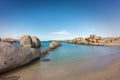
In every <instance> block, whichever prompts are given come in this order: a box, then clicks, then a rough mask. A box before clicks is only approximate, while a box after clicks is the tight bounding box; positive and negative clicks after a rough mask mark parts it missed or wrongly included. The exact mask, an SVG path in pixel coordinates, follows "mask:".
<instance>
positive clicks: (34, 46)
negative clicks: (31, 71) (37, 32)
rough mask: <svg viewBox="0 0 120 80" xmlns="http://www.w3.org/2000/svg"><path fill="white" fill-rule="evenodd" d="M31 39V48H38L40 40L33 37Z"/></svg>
mask: <svg viewBox="0 0 120 80" xmlns="http://www.w3.org/2000/svg"><path fill="white" fill-rule="evenodd" d="M31 38H32V44H33V48H39V47H40V46H41V42H40V40H39V39H38V38H37V37H35V36H33V37H31Z"/></svg>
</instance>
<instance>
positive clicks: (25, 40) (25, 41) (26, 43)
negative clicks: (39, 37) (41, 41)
mask: <svg viewBox="0 0 120 80" xmlns="http://www.w3.org/2000/svg"><path fill="white" fill-rule="evenodd" d="M20 44H21V46H22V47H28V48H32V47H33V44H32V39H31V36H29V35H24V36H22V37H21V39H20Z"/></svg>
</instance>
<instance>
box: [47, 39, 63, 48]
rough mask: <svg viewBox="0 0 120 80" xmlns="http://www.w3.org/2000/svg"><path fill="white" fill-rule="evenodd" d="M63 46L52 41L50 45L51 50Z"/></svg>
mask: <svg viewBox="0 0 120 80" xmlns="http://www.w3.org/2000/svg"><path fill="white" fill-rule="evenodd" d="M59 46H61V44H59V43H57V42H56V41H52V42H51V43H50V45H49V49H54V48H57V47H59Z"/></svg>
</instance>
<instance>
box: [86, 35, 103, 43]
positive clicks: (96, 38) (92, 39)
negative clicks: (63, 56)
mask: <svg viewBox="0 0 120 80" xmlns="http://www.w3.org/2000/svg"><path fill="white" fill-rule="evenodd" d="M101 39H102V38H101V37H100V36H96V35H90V37H88V38H86V40H87V41H88V43H98V41H99V40H101Z"/></svg>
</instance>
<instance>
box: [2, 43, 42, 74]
mask: <svg viewBox="0 0 120 80" xmlns="http://www.w3.org/2000/svg"><path fill="white" fill-rule="evenodd" d="M40 53H41V52H40V50H38V49H34V48H25V47H18V46H15V45H13V44H10V43H6V42H0V73H2V72H4V71H8V70H11V69H15V68H17V67H20V66H23V65H25V64H28V63H30V62H31V61H32V60H34V59H36V58H39V56H40Z"/></svg>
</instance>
